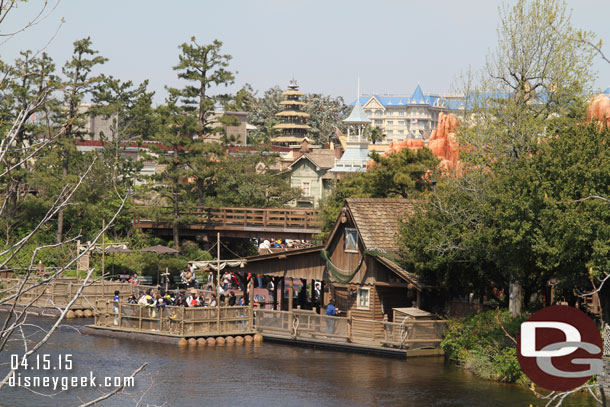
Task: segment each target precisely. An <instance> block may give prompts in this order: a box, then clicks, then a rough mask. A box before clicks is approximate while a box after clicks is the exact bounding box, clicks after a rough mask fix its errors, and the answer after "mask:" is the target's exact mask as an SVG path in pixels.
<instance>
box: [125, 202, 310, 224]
mask: <svg viewBox="0 0 610 407" xmlns="http://www.w3.org/2000/svg"><path fill="white" fill-rule="evenodd" d="M138 208H139V209H140V210H141V212H142V211H143V210H145V209H146V208H147V207H138ZM170 209H171V208H161V211H162V212H167V213H169V211H170ZM180 215H181V216H187V217H189V218H190V219H192V222H187V223H202V224H206V225H212V226H222V227H231V226H243V227H263V228H272V229H273V228H278V229H280V228H282V229H286V228H291V229H319V228H320V226H321V225H322V222H321V221H320V220H319V211H317V210H313V209H299V208H266V209H260V208H224V207H223V208H211V207H204V206H192V207H189V208H186V209H182V210H180ZM155 221H156V222H164V221H166V220H164V219H163V214H161V215H160V216H159V219H155ZM145 222H150V220H149V219H145V217H144V216H141V217H136V218H134V225H136V227H137V225H138V224H140V223H145Z"/></svg>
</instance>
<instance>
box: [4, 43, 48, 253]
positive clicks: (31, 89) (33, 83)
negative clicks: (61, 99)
mask: <svg viewBox="0 0 610 407" xmlns="http://www.w3.org/2000/svg"><path fill="white" fill-rule="evenodd" d="M0 69H2V71H4V75H3V78H4V80H3V81H2V83H1V84H0V131H1V132H2V134H6V135H7V142H8V143H9V144H11V146H12V147H13V148H11V149H10V150H8V151H7V155H6V156H5V157H4V159H5V160H6V161H7V162H10V163H13V165H11V166H10V167H9V168H7V170H6V172H5V174H4V175H3V176H2V177H0V182H1V183H3V184H5V187H4V188H5V190H6V191H7V195H6V196H5V197H4V199H5V203H4V210H3V211H2V217H1V219H2V223H3V229H4V230H5V231H6V239H7V241H8V240H9V239H10V236H11V233H12V230H13V227H14V225H15V224H16V223H19V222H23V221H24V219H22V218H21V216H20V215H21V213H22V211H21V206H20V205H21V203H22V201H23V199H24V198H25V197H26V196H27V194H28V183H29V174H30V172H31V167H32V164H31V162H30V161H29V160H24V159H23V157H24V156H23V154H22V151H25V150H27V149H29V148H30V147H31V146H32V145H34V144H37V143H38V140H37V139H36V137H37V136H38V135H40V134H41V133H42V134H46V133H47V131H46V129H45V126H44V120H40V119H34V118H35V117H39V118H42V117H43V115H44V112H45V110H46V109H47V108H48V105H49V104H50V103H51V94H52V92H53V91H55V90H56V89H57V78H56V77H55V76H54V74H53V71H54V69H55V66H54V64H53V61H52V60H51V58H50V57H49V56H48V55H47V54H46V53H43V54H42V55H41V56H40V57H35V56H34V55H33V53H32V51H22V52H21V53H20V57H19V58H18V59H17V60H16V61H15V64H14V65H13V66H8V65H3V66H0ZM13 126H14V127H13ZM9 135H10V138H9Z"/></svg>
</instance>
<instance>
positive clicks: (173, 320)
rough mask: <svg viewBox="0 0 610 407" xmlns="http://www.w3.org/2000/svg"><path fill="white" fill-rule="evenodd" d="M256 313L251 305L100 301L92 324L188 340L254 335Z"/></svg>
mask: <svg viewBox="0 0 610 407" xmlns="http://www.w3.org/2000/svg"><path fill="white" fill-rule="evenodd" d="M252 313H253V310H252V308H251V307H248V306H233V307H225V306H222V307H182V306H166V307H163V308H155V307H151V306H146V305H141V304H125V303H118V304H117V303H115V302H114V301H110V300H105V301H98V302H96V306H95V314H94V316H95V320H94V324H93V325H92V326H91V327H92V328H96V329H105V330H110V331H116V332H125V333H145V334H149V335H160V336H166V337H173V338H187V339H188V338H207V337H217V336H242V335H254V334H255V333H256V331H255V329H254V327H253V320H254V318H253V314H252Z"/></svg>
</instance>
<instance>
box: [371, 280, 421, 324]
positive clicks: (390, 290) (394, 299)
mask: <svg viewBox="0 0 610 407" xmlns="http://www.w3.org/2000/svg"><path fill="white" fill-rule="evenodd" d="M376 288H377V295H378V296H379V302H380V304H383V313H384V314H386V315H387V316H388V320H389V321H392V319H393V314H394V313H393V312H392V310H393V309H394V308H402V307H411V306H413V302H414V301H416V299H417V294H416V291H415V289H412V290H409V289H407V288H402V287H376Z"/></svg>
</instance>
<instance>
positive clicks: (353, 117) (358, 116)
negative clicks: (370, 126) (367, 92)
mask: <svg viewBox="0 0 610 407" xmlns="http://www.w3.org/2000/svg"><path fill="white" fill-rule="evenodd" d="M343 122H344V123H370V122H371V120H370V119H369V117H368V116H367V115H366V113H364V109H362V105H361V104H360V101H359V100H358V101H357V102H356V105H355V106H354V108H353V109H352V112H351V113H350V114H349V116H347V118H346V119H344V120H343Z"/></svg>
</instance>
